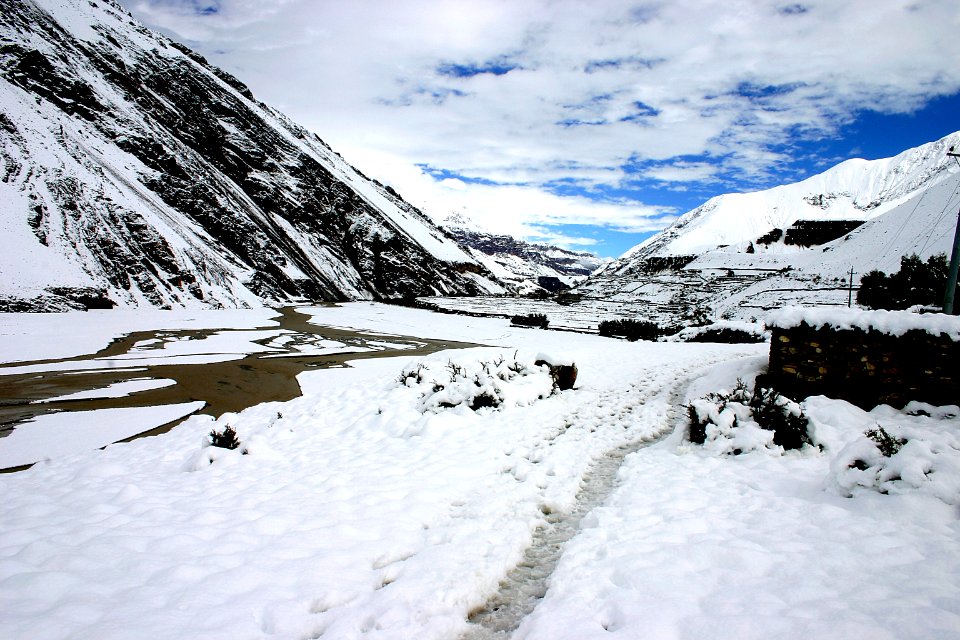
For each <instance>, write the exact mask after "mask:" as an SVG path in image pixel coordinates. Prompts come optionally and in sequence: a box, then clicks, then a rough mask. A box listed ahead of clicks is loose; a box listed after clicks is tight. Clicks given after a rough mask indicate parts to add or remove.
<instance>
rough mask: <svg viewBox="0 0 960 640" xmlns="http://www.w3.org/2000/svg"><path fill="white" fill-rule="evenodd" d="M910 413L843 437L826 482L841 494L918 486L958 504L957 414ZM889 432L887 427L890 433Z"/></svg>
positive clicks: (888, 491) (902, 490) (898, 490)
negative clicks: (899, 421)
mask: <svg viewBox="0 0 960 640" xmlns="http://www.w3.org/2000/svg"><path fill="white" fill-rule="evenodd" d="M940 415H941V416H943V417H940V418H936V417H929V416H913V417H910V414H909V413H908V412H906V411H905V412H904V414H903V417H904V419H905V420H909V421H910V424H908V425H891V424H888V425H886V426H883V425H880V424H879V423H878V424H877V425H876V426H875V427H874V428H871V429H868V430H867V431H865V432H864V434H863V436H861V437H860V438H857V439H856V440H854V441H852V442H850V443H848V444H847V445H846V446H845V447H843V449H841V450H840V452H839V453H838V454H837V456H836V457H835V458H834V459H833V461H832V462H831V465H830V478H829V480H828V484H829V485H830V486H832V487H833V489H834V490H835V491H836V492H837V493H839V494H840V495H842V496H845V497H853V496H854V495H856V494H857V493H859V492H863V491H875V492H878V493H882V494H900V493H907V492H911V491H921V492H923V493H928V494H931V495H933V496H936V497H937V498H939V499H940V500H943V501H944V502H946V503H947V504H951V505H960V434H958V431H957V426H958V425H957V424H956V422H957V420H956V414H952V415H951V414H950V413H949V412H940ZM891 432H892V433H891Z"/></svg>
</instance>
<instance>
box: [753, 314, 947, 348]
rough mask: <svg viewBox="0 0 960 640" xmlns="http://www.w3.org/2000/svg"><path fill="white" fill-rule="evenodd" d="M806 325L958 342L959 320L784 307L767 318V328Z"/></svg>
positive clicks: (940, 317) (790, 327)
mask: <svg viewBox="0 0 960 640" xmlns="http://www.w3.org/2000/svg"><path fill="white" fill-rule="evenodd" d="M801 323H806V324H807V325H808V326H811V327H815V328H817V329H821V328H824V327H832V328H834V329H862V330H864V331H879V332H881V333H886V334H889V335H893V336H902V335H903V334H905V333H906V332H908V331H913V330H919V331H926V332H927V333H930V334H933V335H941V334H946V335H948V336H950V338H951V339H953V340H954V341H957V342H960V317H958V316H948V315H946V314H943V313H926V314H917V313H913V312H910V311H883V310H877V311H862V310H858V309H808V308H802V307H786V308H783V309H778V310H777V311H774V312H772V313H771V314H770V316H769V317H768V318H767V326H768V327H770V328H779V329H792V328H793V327H797V326H800V324H801Z"/></svg>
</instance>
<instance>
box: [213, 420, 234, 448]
mask: <svg viewBox="0 0 960 640" xmlns="http://www.w3.org/2000/svg"><path fill="white" fill-rule="evenodd" d="M209 438H210V446H211V447H220V448H221V449H230V450H233V449H236V448H237V447H239V446H240V439H239V438H238V437H237V432H236V431H235V430H234V428H233V427H231V426H230V425H227V426H225V427H224V428H223V431H217V430H216V429H213V430H212V431H210V435H209Z"/></svg>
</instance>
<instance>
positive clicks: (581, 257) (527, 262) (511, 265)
mask: <svg viewBox="0 0 960 640" xmlns="http://www.w3.org/2000/svg"><path fill="white" fill-rule="evenodd" d="M441 226H443V228H444V229H445V230H446V231H447V232H448V233H449V234H450V235H451V236H453V237H454V238H455V239H456V240H457V242H459V243H460V245H461V246H463V247H465V248H466V249H467V250H468V251H469V252H470V254H471V255H472V256H473V257H474V258H475V259H476V260H477V261H479V262H481V263H483V264H484V265H485V266H486V267H487V268H488V269H489V270H490V271H491V272H492V273H493V274H495V275H496V276H497V277H498V278H499V279H500V280H501V281H502V282H504V283H505V284H507V285H508V286H509V287H510V288H511V289H512V290H513V292H514V293H517V294H521V295H526V294H531V293H536V292H540V293H543V292H544V291H558V290H562V289H568V288H570V287H572V286H574V285H575V284H577V283H578V282H580V281H582V280H583V279H584V278H586V277H587V276H588V275H590V274H591V273H593V272H594V271H596V270H597V269H598V268H599V267H601V266H603V265H604V264H606V263H607V262H609V260H608V259H607V258H600V257H598V256H596V255H594V254H592V253H586V252H578V251H569V250H567V249H563V248H561V247H555V246H552V245H546V244H537V243H532V242H524V241H522V240H517V239H515V238H513V237H512V236H507V235H498V234H493V233H488V232H486V231H484V230H482V229H481V228H480V227H479V226H477V224H476V223H475V222H473V221H472V220H470V219H468V218H466V217H465V216H463V215H462V214H460V213H455V214H453V215H451V216H448V217H447V218H446V219H445V220H443V221H442V222H441Z"/></svg>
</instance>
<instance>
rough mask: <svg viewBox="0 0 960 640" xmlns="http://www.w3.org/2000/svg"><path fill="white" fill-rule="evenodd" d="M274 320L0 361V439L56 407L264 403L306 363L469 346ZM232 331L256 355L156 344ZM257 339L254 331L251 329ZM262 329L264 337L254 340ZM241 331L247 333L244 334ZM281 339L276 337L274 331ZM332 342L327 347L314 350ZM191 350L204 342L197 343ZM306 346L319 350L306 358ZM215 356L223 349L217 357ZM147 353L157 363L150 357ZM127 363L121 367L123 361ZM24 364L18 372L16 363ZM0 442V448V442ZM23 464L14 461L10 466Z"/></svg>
mask: <svg viewBox="0 0 960 640" xmlns="http://www.w3.org/2000/svg"><path fill="white" fill-rule="evenodd" d="M277 313H278V315H277V317H275V318H273V320H274V321H276V322H279V326H277V325H270V326H260V327H251V328H245V329H200V330H196V329H194V330H167V329H164V330H156V331H137V332H133V333H129V334H126V335H123V336H121V337H119V338H117V339H115V340H114V341H113V342H111V343H110V344H109V345H108V346H107V347H105V348H103V349H101V350H99V351H97V352H95V353H90V354H83V355H75V356H71V357H69V358H53V359H45V360H34V361H27V362H14V363H8V364H0V438H2V437H3V436H5V435H8V434H10V433H11V432H12V430H13V429H16V428H19V427H20V426H21V425H23V428H29V424H26V425H24V423H25V422H27V421H29V420H30V419H31V418H34V417H36V416H39V415H43V414H47V413H52V412H63V411H70V412H74V411H90V410H95V409H111V408H127V407H151V406H158V405H169V404H176V403H185V402H193V401H202V402H204V403H205V404H204V406H203V407H202V408H201V409H199V410H198V411H197V412H196V413H202V414H207V415H211V416H213V417H218V416H220V415H221V414H223V413H226V412H236V411H241V410H243V409H245V408H247V407H250V406H253V405H256V404H260V403H262V402H271V401H285V400H291V399H293V398H296V397H299V396H300V395H301V390H300V385H299V383H298V382H297V375H298V374H300V373H302V372H304V371H309V370H311V369H318V368H329V367H342V366H345V363H346V362H347V361H348V360H358V359H364V358H388V357H394V356H410V357H413V356H419V355H425V354H429V353H433V352H436V351H440V350H443V349H452V348H462V347H468V346H474V345H470V344H465V343H458V342H452V341H443V340H430V339H426V338H414V337H408V336H395V335H389V336H385V335H383V334H374V333H368V332H362V331H354V330H351V329H342V328H333V327H325V326H320V325H316V324H311V323H310V322H309V320H310V316H309V315H308V314H305V313H302V312H299V311H297V310H296V309H295V308H293V307H283V308H279V309H277ZM227 333H229V334H231V335H233V336H236V337H237V338H239V341H243V339H244V335H245V334H246V335H247V336H248V338H247V340H248V341H249V342H252V343H254V344H256V345H258V348H263V351H262V352H258V353H248V354H246V355H241V356H240V357H237V356H235V355H234V356H227V357H233V358H234V359H227V360H223V359H221V360H220V361H212V362H210V361H207V362H203V361H199V362H189V363H184V362H182V360H183V358H180V360H181V361H180V362H177V361H176V360H177V358H173V357H165V356H164V354H165V351H164V349H165V348H167V347H169V345H172V344H176V343H178V342H182V341H194V340H199V341H205V340H209V339H211V338H213V337H214V336H223V335H224V334H227ZM258 335H259V336H261V337H255V336H258ZM264 335H266V337H262V336H264ZM249 336H254V338H253V339H250V337H249ZM281 337H282V339H278V338H281ZM330 344H335V345H337V346H335V347H334V348H329V347H327V348H325V349H324V348H320V349H318V348H313V347H315V346H316V345H330ZM196 345H197V347H198V348H194V349H193V351H194V352H195V353H198V354H205V355H208V356H209V355H212V356H214V358H213V359H215V358H216V356H217V355H218V354H216V353H212V354H208V353H206V352H204V350H203V348H202V345H203V342H200V343H196ZM310 351H315V352H322V353H319V354H314V355H310V353H309V352H310ZM220 355H221V356H222V354H220ZM151 360H156V363H152V362H151ZM128 363H129V364H128ZM25 369H26V370H27V371H26V372H24V370H25ZM145 378H146V379H158V380H172V381H173V382H175V384H172V385H169V386H166V387H162V388H154V389H148V390H143V391H138V392H136V393H132V394H129V395H124V396H122V397H118V398H104V397H97V398H88V399H72V400H71V399H65V400H58V401H51V399H56V398H60V397H62V396H66V395H68V394H74V393H77V392H82V391H90V390H95V389H103V388H105V387H108V386H110V385H115V384H118V383H124V382H130V381H133V380H142V379H145ZM184 419H185V417H184V418H178V419H177V420H174V421H172V422H169V423H167V424H164V425H161V426H159V427H156V428H152V429H149V430H145V431H143V432H140V433H137V434H135V435H133V436H131V437H129V438H125V439H124V440H131V439H134V438H139V437H144V436H148V435H156V434H159V433H163V432H164V431H168V430H169V429H171V428H172V427H174V426H175V425H177V424H179V423H180V422H181V421H182V420H184ZM2 442H3V441H2V439H0V446H2ZM17 468H21V467H17Z"/></svg>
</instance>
